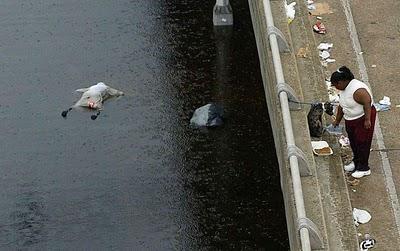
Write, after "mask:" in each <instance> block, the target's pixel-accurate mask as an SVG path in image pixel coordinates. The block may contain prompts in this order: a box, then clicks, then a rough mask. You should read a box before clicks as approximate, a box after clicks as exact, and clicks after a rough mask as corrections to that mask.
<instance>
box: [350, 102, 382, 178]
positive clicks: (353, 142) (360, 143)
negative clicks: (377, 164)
mask: <svg viewBox="0 0 400 251" xmlns="http://www.w3.org/2000/svg"><path fill="white" fill-rule="evenodd" d="M375 119H376V109H375V107H374V106H372V108H371V128H369V129H365V128H364V116H362V117H361V118H358V119H354V120H345V125H346V132H347V135H348V137H349V140H350V146H351V150H352V151H353V162H354V164H355V166H356V169H355V170H358V171H368V170H369V166H368V159H369V153H370V151H371V150H370V149H371V143H372V136H373V135H374V128H375Z"/></svg>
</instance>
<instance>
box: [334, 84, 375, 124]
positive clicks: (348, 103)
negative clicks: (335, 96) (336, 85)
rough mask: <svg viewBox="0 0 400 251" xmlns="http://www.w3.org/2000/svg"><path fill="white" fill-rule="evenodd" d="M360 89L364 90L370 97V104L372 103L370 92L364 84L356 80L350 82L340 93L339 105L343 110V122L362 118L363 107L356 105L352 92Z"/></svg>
mask: <svg viewBox="0 0 400 251" xmlns="http://www.w3.org/2000/svg"><path fill="white" fill-rule="evenodd" d="M362 88H364V89H366V90H367V92H368V93H369V95H370V96H371V104H372V103H373V101H372V94H371V90H370V89H369V87H368V86H367V85H366V84H365V83H363V82H361V81H359V80H357V79H353V80H351V81H350V83H349V84H348V85H347V87H346V88H345V89H344V90H343V91H342V92H341V93H340V95H339V96H340V98H339V104H340V106H341V107H342V108H343V117H344V119H345V120H354V119H358V118H361V117H362V116H364V107H363V105H360V104H359V103H357V102H356V101H355V100H354V97H353V95H354V92H355V91H357V90H358V89H362Z"/></svg>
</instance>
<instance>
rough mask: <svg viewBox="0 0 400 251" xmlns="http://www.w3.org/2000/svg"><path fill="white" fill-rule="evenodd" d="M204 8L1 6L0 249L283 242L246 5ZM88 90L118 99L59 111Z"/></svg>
mask: <svg viewBox="0 0 400 251" xmlns="http://www.w3.org/2000/svg"><path fill="white" fill-rule="evenodd" d="M214 3H215V1H211V0H210V1H198V0H184V1H172V0H158V1H156V0H130V1H129V0H119V1H105V0H86V1H78V0H70V1H55V0H37V1H32V0H24V1H14V0H3V1H2V2H1V3H0V14H1V15H0V16H1V19H0V24H1V25H0V37H1V40H0V55H1V61H0V74H1V79H2V81H1V91H0V98H1V99H0V118H1V123H0V131H1V134H0V141H1V144H2V146H1V149H2V150H1V158H0V168H1V176H0V179H1V182H0V191H1V192H0V196H1V197H0V249H1V250H239V249H240V250H287V249H288V248H289V247H288V239H287V232H286V222H285V213H284V208H283V200H282V195H281V191H280V184H279V171H278V166H277V160H276V157H275V150H274V143H273V138H272V133H271V128H270V125H269V120H268V112H267V107H266V102H265V97H264V94H263V89H262V82H261V74H260V70H259V65H258V57H257V50H256V44H255V41H254V35H253V33H252V25H251V20H250V14H249V10H248V5H247V1H244V0H236V1H234V0H232V1H231V4H232V5H233V8H234V15H235V25H234V26H233V27H232V28H231V29H229V28H228V29H222V30H221V29H215V28H214V27H213V25H212V7H213V5H214ZM100 81H103V82H105V83H106V84H108V85H110V86H112V87H114V88H116V89H120V90H122V91H124V92H125V94H126V95H125V96H124V97H122V98H119V99H115V100H110V101H109V102H106V104H105V109H104V111H103V112H102V114H101V115H100V116H99V117H98V119H97V120H95V121H92V120H91V119H90V115H91V114H90V113H88V112H79V111H71V113H70V114H69V116H68V118H67V119H63V118H62V117H61V116H60V113H61V111H62V110H64V109H66V108H67V107H69V106H70V105H71V104H72V103H73V102H74V101H76V100H77V99H78V98H79V95H78V94H76V93H74V90H75V89H78V88H83V87H87V86H90V85H92V84H95V83H97V82H100ZM209 102H216V103H220V104H222V105H223V106H224V107H225V113H226V123H225V125H224V126H223V127H221V128H216V129H212V130H207V129H205V130H197V129H193V128H190V127H189V120H190V117H191V115H192V114H193V111H194V110H195V109H196V108H197V107H199V106H202V105H205V104H207V103H209Z"/></svg>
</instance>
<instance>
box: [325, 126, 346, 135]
mask: <svg viewBox="0 0 400 251" xmlns="http://www.w3.org/2000/svg"><path fill="white" fill-rule="evenodd" d="M326 131H327V132H328V133H329V134H331V135H342V134H343V125H337V126H333V125H332V124H330V125H328V126H327V127H326Z"/></svg>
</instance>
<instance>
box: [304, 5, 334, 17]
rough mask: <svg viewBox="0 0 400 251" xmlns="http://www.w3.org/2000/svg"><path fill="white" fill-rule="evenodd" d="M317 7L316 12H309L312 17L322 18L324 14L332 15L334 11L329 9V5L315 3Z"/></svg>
mask: <svg viewBox="0 0 400 251" xmlns="http://www.w3.org/2000/svg"><path fill="white" fill-rule="evenodd" d="M314 5H315V10H311V11H309V12H310V14H311V15H313V16H321V15H324V14H332V13H333V11H332V10H331V8H330V7H329V4H328V3H314Z"/></svg>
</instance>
